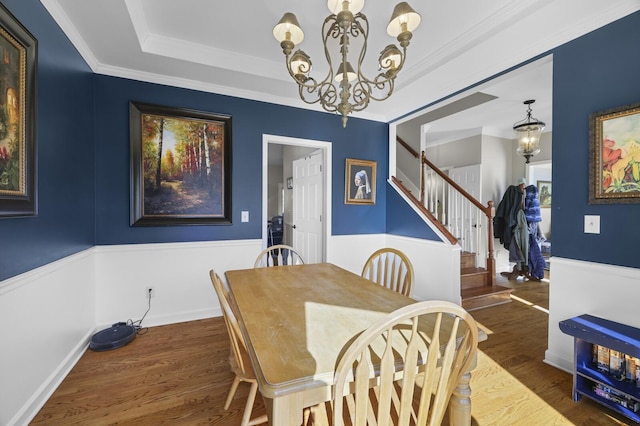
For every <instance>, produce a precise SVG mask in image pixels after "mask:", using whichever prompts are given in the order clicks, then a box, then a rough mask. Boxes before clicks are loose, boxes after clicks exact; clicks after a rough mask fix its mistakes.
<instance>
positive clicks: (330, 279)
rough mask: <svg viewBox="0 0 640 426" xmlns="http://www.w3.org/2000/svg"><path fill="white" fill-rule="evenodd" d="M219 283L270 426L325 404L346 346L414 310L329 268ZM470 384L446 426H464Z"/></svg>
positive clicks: (232, 276) (240, 273) (261, 272)
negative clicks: (226, 292)
mask: <svg viewBox="0 0 640 426" xmlns="http://www.w3.org/2000/svg"><path fill="white" fill-rule="evenodd" d="M225 276H226V279H227V283H228V284H229V288H230V290H231V296H232V301H233V304H234V305H235V306H234V308H235V309H236V310H237V315H238V322H239V324H240V329H241V331H242V333H243V336H244V338H245V341H246V343H247V350H248V352H249V356H250V358H251V362H252V364H253V367H254V370H255V373H256V377H257V380H258V387H259V389H260V393H261V394H262V396H263V397H264V400H265V406H266V408H267V415H268V417H269V421H270V424H272V425H277V426H282V425H300V424H301V423H302V419H303V409H304V408H305V407H310V406H313V405H316V404H318V403H322V402H325V401H330V400H331V399H332V393H331V391H332V385H333V380H334V372H335V367H336V365H337V361H338V359H339V356H340V354H341V353H342V352H343V351H344V350H345V349H346V346H347V344H348V343H349V342H350V341H352V340H353V339H354V336H356V335H357V334H358V333H360V332H362V331H363V330H365V329H366V328H368V327H369V326H370V325H372V324H373V323H374V322H375V321H376V320H378V319H379V318H381V317H383V316H385V315H386V314H388V313H390V312H392V311H394V310H396V309H398V308H401V307H403V306H406V305H409V304H411V303H414V302H415V301H414V300H413V299H411V298H409V297H406V296H403V295H401V294H399V293H396V292H394V291H391V290H388V289H386V288H384V287H382V286H380V285H378V284H376V283H374V282H372V281H369V280H366V279H364V278H362V277H360V276H359V275H356V274H353V273H351V272H349V271H347V270H345V269H342V268H340V267H338V266H336V265H333V264H330V263H319V264H307V265H295V266H276V267H270V268H256V269H245V270H235V271H227V272H226V274H225ZM474 367H475V361H474V364H473V366H472V368H471V369H473V368H474ZM470 378H471V374H470V371H469V372H467V373H466V374H465V375H464V376H463V378H462V379H461V380H460V382H459V384H458V386H457V388H456V390H455V391H454V394H453V396H452V398H451V400H450V412H449V418H450V423H451V424H452V425H454V424H455V425H469V424H471V400H470V396H471V389H470V387H469V380H470Z"/></svg>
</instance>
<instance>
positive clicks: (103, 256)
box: [96, 240, 262, 327]
mask: <svg viewBox="0 0 640 426" xmlns="http://www.w3.org/2000/svg"><path fill="white" fill-rule="evenodd" d="M261 250H262V241H261V240H233V241H213V242H211V241H209V242H192V243H163V244H129V245H118V246H98V247H96V254H97V256H96V324H98V325H99V326H100V327H109V326H111V324H113V323H116V322H118V321H127V320H129V319H131V320H133V321H136V320H138V319H140V318H141V317H142V316H143V315H144V313H145V311H146V310H147V307H148V304H147V303H148V299H147V298H146V289H147V288H149V287H153V291H154V294H155V297H153V298H152V299H151V310H150V311H149V313H148V314H147V316H146V317H145V319H144V322H143V323H142V325H143V326H157V325H163V324H172V323H177V322H184V321H193V320H197V319H203V318H211V317H216V316H220V315H222V313H221V311H220V306H219V304H218V300H217V299H216V295H215V292H214V290H213V286H212V284H211V280H210V279H209V271H210V270H211V269H213V270H215V271H216V272H217V273H218V275H220V276H221V277H222V278H223V279H224V273H225V271H228V270H232V269H246V268H252V267H253V263H254V262H255V258H256V257H257V256H258V253H260V251H261Z"/></svg>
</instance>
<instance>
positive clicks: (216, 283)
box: [209, 270, 268, 426]
mask: <svg viewBox="0 0 640 426" xmlns="http://www.w3.org/2000/svg"><path fill="white" fill-rule="evenodd" d="M209 276H210V277H211V282H212V283H213V288H214V289H215V290H216V294H217V295H218V299H219V300H220V307H221V308H222V315H223V317H224V322H225V324H226V326H227V332H228V333H229V340H230V341H231V351H230V354H229V364H230V366H231V370H232V371H233V372H234V373H235V375H236V377H235V378H234V379H233V383H232V384H231V389H230V390H229V395H227V399H226V401H225V403H224V409H225V410H228V409H229V405H231V401H232V400H233V397H234V395H235V393H236V390H237V389H238V385H239V384H240V382H241V381H242V382H247V383H250V384H251V388H250V389H249V396H248V397H247V403H246V405H245V407H244V414H243V416H242V423H241V425H242V426H248V425H259V424H262V423H267V422H268V419H267V416H266V415H262V416H260V417H257V418H255V419H251V411H252V410H253V404H254V402H255V399H256V394H257V392H258V382H257V381H256V375H255V373H254V371H253V366H252V365H251V360H250V359H249V354H248V353H247V346H246V344H245V342H244V339H243V337H242V334H241V332H240V327H239V326H238V321H237V319H236V316H235V314H234V313H233V309H231V302H230V299H229V289H228V287H227V286H226V285H225V284H224V283H223V282H222V280H221V279H220V277H219V276H218V274H216V273H215V272H214V271H213V270H211V271H209Z"/></svg>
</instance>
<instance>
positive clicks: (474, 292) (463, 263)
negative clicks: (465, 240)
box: [460, 252, 513, 311]
mask: <svg viewBox="0 0 640 426" xmlns="http://www.w3.org/2000/svg"><path fill="white" fill-rule="evenodd" d="M476 263H477V262H476V254H475V253H471V252H462V253H460V295H461V298H462V307H463V308H465V309H466V310H467V311H473V310H475V309H480V308H486V307H489V306H495V305H501V304H503V303H509V302H511V292H512V291H513V289H511V288H509V287H502V286H499V285H492V277H491V276H490V274H489V271H487V270H486V269H485V268H478V267H477V266H476Z"/></svg>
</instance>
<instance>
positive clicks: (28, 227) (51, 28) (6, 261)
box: [0, 0, 95, 281]
mask: <svg viewBox="0 0 640 426" xmlns="http://www.w3.org/2000/svg"><path fill="white" fill-rule="evenodd" d="M3 3H4V4H5V6H6V7H7V8H8V9H9V10H10V11H11V13H13V14H14V15H15V16H16V18H17V19H18V20H19V21H20V22H21V23H22V24H23V25H24V26H25V27H26V28H27V29H28V30H29V31H30V32H31V34H33V36H34V37H35V38H36V39H37V40H38V71H37V120H36V154H37V170H38V182H37V192H38V204H39V211H38V215H37V216H36V217H27V218H17V219H12V218H3V219H0V281H1V280H3V279H5V278H8V277H11V276H14V275H17V274H19V273H22V272H25V271H28V270H30V269H32V268H34V267H36V266H40V265H44V264H46V263H50V262H52V261H54V260H57V259H60V258H62V257H65V256H68V255H70V254H73V253H76V252H78V251H81V250H83V249H86V248H88V247H91V246H93V245H94V242H95V241H94V225H95V213H94V198H95V197H94V183H95V179H94V164H93V163H94V144H93V74H92V73H91V70H90V69H89V67H88V66H87V65H86V63H85V62H84V61H83V60H82V59H81V57H80V56H79V55H78V53H77V51H76V50H75V48H74V47H73V46H72V45H71V43H70V42H69V40H68V39H67V38H66V36H65V35H64V33H63V32H62V31H61V30H60V28H59V27H58V26H57V24H56V23H55V22H54V21H53V19H51V17H50V15H49V13H48V12H47V11H46V10H45V9H44V7H43V6H42V4H41V3H40V2H39V1H37V0H3ZM0 203H1V201H0Z"/></svg>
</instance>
